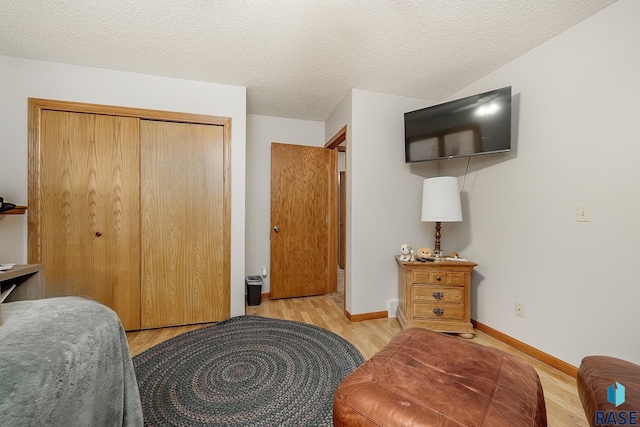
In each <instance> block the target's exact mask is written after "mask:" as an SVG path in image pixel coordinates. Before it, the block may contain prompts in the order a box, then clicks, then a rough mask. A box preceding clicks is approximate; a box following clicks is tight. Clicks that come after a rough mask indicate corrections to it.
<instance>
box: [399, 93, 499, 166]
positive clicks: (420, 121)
mask: <svg viewBox="0 0 640 427" xmlns="http://www.w3.org/2000/svg"><path fill="white" fill-rule="evenodd" d="M404 138H405V143H404V152H405V162H406V163H414V162H425V161H429V160H440V159H451V158H455V157H467V156H474V155H478V154H490V153H502V152H506V151H509V150H511V86H508V87H505V88H502V89H496V90H492V91H490V92H485V93H481V94H478V95H473V96H469V97H466V98H462V99H458V100H455V101H450V102H446V103H444V104H439V105H434V106H432V107H427V108H423V109H420V110H416V111H411V112H408V113H405V114H404Z"/></svg>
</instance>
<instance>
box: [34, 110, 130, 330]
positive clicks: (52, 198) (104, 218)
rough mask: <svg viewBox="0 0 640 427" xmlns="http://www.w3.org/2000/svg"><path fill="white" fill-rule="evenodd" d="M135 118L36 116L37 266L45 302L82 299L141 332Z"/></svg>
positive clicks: (69, 114) (63, 114)
mask: <svg viewBox="0 0 640 427" xmlns="http://www.w3.org/2000/svg"><path fill="white" fill-rule="evenodd" d="M138 130H139V119H137V118H127V117H115V116H109V115H97V114H85V113H73V112H64V111H50V110H43V111H42V116H41V123H40V152H39V164H40V181H39V182H40V188H39V194H40V200H41V208H40V210H39V214H40V218H39V224H40V229H39V230H38V231H39V233H40V235H41V262H42V263H44V266H45V278H46V283H47V286H46V294H47V296H48V297H56V296H65V295H85V296H88V297H90V298H93V299H95V300H97V301H99V302H101V303H102V304H104V305H106V306H108V307H111V308H112V309H113V310H114V311H116V313H118V316H119V317H120V320H121V322H122V324H123V326H124V328H125V329H127V330H133V329H140V233H139V224H140V217H139V215H140V204H139V200H140V192H139V189H140V182H139V162H140V158H139V134H138Z"/></svg>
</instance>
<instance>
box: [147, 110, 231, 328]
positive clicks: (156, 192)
mask: <svg viewBox="0 0 640 427" xmlns="http://www.w3.org/2000/svg"><path fill="white" fill-rule="evenodd" d="M140 137H141V162H140V165H141V166H140V170H141V181H142V182H141V193H142V194H141V197H142V202H141V203H142V206H141V210H142V214H141V216H142V254H143V255H142V328H143V329H145V328H155V327H161V326H169V325H184V324H193V323H206V322H214V321H218V320H223V319H227V318H228V317H229V311H230V309H229V299H230V290H229V283H228V280H227V279H226V273H225V272H226V269H227V268H226V267H225V259H226V258H228V254H226V253H225V233H226V231H225V230H226V228H225V213H224V209H225V202H226V200H225V197H224V191H225V182H224V157H225V156H224V152H223V150H224V146H223V145H224V144H223V142H224V128H223V126H216V125H202V124H185V123H171V122H161V121H148V120H142V121H141V135H140Z"/></svg>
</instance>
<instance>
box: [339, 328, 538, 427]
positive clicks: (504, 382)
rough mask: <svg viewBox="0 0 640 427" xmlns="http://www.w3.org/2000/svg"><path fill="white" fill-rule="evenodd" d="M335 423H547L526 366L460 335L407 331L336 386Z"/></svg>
mask: <svg viewBox="0 0 640 427" xmlns="http://www.w3.org/2000/svg"><path fill="white" fill-rule="evenodd" d="M333 423H334V425H335V426H337V427H341V426H350V427H351V426H438V427H448V426H452V427H453V426H456V427H460V426H485V427H501V426H504V427H507V426H508V427H518V426H546V425H547V413H546V408H545V403H544V395H543V392H542V386H541V384H540V379H539V378H538V374H537V373H536V371H535V369H533V367H532V366H531V365H529V364H528V363H526V362H524V361H523V360H521V359H518V358H517V357H515V356H511V355H509V354H507V353H504V352H502V351H500V350H497V349H493V348H489V347H486V346H483V345H480V344H476V343H473V342H470V341H468V340H465V339H463V338H460V337H456V336H450V335H445V334H441V333H438V332H433V331H430V330H427V329H419V328H410V329H405V330H404V331H402V332H400V333H398V335H396V336H395V337H394V338H393V339H392V340H391V341H390V342H389V344H387V346H386V347H385V348H383V349H382V350H380V352H378V353H377V354H376V355H374V356H373V357H372V358H371V359H370V360H368V361H367V362H365V363H364V364H363V365H361V366H360V367H359V368H357V369H356V370H355V371H354V372H352V373H351V374H350V375H349V376H348V377H347V378H345V379H344V381H342V383H340V385H339V386H338V388H337V389H336V393H335V396H334V401H333Z"/></svg>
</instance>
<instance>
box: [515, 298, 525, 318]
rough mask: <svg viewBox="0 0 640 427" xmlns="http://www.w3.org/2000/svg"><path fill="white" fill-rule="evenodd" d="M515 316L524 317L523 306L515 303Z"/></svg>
mask: <svg viewBox="0 0 640 427" xmlns="http://www.w3.org/2000/svg"><path fill="white" fill-rule="evenodd" d="M516 316H519V317H524V304H522V303H521V302H517V303H516Z"/></svg>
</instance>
